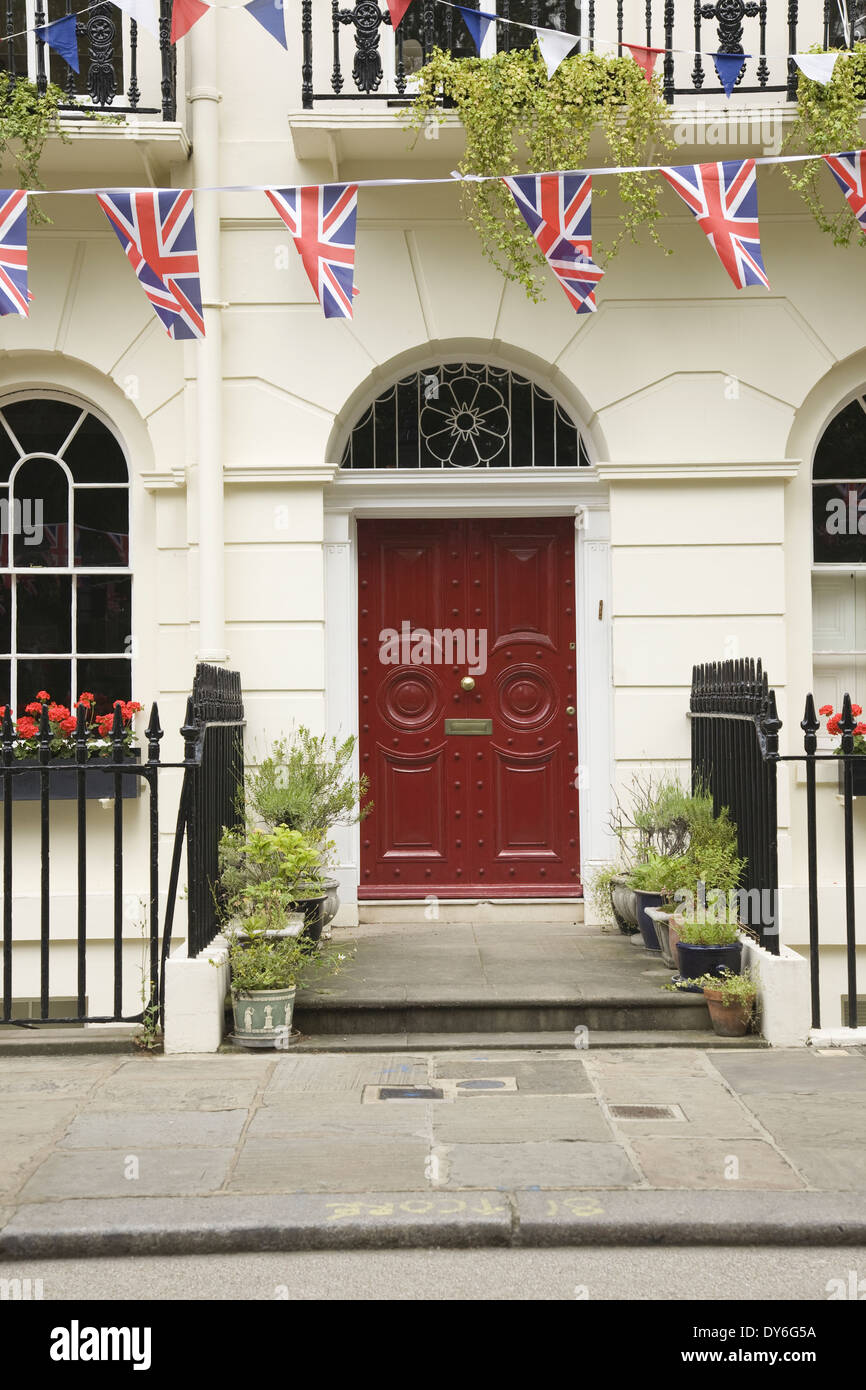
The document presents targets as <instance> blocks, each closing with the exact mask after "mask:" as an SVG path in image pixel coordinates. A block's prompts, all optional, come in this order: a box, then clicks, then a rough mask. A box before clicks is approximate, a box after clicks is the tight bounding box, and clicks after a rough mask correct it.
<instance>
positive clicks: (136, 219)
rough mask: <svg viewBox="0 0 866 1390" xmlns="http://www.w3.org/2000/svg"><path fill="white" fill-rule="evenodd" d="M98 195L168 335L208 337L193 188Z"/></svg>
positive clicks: (175, 336)
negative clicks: (200, 273)
mask: <svg viewBox="0 0 866 1390" xmlns="http://www.w3.org/2000/svg"><path fill="white" fill-rule="evenodd" d="M96 196H97V198H98V199H99V203H100V206H101V207H102V209H103V211H104V212H105V215H106V216H107V218H108V220H109V222H110V223H111V225H112V227H113V228H114V230H115V232H116V233H117V239H118V241H119V242H120V244H121V246H122V247H123V249H124V251H125V252H126V255H127V258H128V259H129V262H130V264H131V266H132V268H133V270H134V271H135V273H136V275H137V276H138V280H139V284H140V285H141V287H142V289H143V290H144V292H145V294H146V295H147V297H148V299H149V300H150V302H151V304H152V305H153V307H154V309H155V311H156V315H157V317H158V319H159V320H160V322H161V323H162V325H163V327H164V329H165V331H166V333H167V334H168V336H169V337H170V338H203V337H204V316H203V314H202V305H201V281H200V279H199V269H198V250H197V247H196V240H195V221H194V219H193V210H192V193H191V192H190V190H189V189H181V190H180V191H176V190H174V189H172V190H169V189H157V190H156V191H154V192H147V193H97V195H96Z"/></svg>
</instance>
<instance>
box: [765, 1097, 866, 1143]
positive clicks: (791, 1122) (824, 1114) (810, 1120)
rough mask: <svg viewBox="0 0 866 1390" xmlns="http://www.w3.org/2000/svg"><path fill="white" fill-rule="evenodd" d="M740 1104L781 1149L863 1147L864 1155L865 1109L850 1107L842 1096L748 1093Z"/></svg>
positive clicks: (865, 1134) (848, 1098)
mask: <svg viewBox="0 0 866 1390" xmlns="http://www.w3.org/2000/svg"><path fill="white" fill-rule="evenodd" d="M743 1104H744V1105H746V1106H747V1107H748V1109H749V1110H750V1111H751V1112H752V1113H753V1114H754V1115H755V1116H756V1118H757V1119H758V1120H759V1121H760V1123H761V1124H762V1125H764V1127H765V1128H766V1129H768V1130H769V1131H770V1133H771V1134H772V1135H773V1137H774V1138H775V1139H776V1140H777V1142H778V1143H779V1144H781V1146H782V1147H783V1148H785V1147H787V1145H789V1144H797V1143H801V1144H806V1145H808V1144H809V1143H812V1144H814V1145H816V1146H821V1145H823V1146H829V1145H833V1146H834V1147H835V1146H837V1145H839V1144H843V1145H848V1146H850V1147H853V1146H854V1145H855V1144H862V1145H863V1148H864V1152H866V1106H861V1105H858V1104H856V1103H855V1104H852V1102H851V1096H850V1094H847V1093H845V1092H841V1093H839V1092H833V1091H831V1092H829V1093H825V1092H821V1093H818V1094H815V1093H811V1094H808V1095H804V1094H803V1093H801V1092H790V1091H786V1092H785V1093H784V1094H783V1095H772V1096H771V1095H763V1094H760V1093H754V1092H750V1093H748V1094H746V1095H745V1096H744V1097H743Z"/></svg>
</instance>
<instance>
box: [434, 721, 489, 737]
mask: <svg viewBox="0 0 866 1390" xmlns="http://www.w3.org/2000/svg"><path fill="white" fill-rule="evenodd" d="M445 732H446V734H492V733H493V720H492V719H446V720H445Z"/></svg>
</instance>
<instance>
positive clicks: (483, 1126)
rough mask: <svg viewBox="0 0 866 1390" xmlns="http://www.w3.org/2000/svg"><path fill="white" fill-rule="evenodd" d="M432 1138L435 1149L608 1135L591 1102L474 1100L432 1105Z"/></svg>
mask: <svg viewBox="0 0 866 1390" xmlns="http://www.w3.org/2000/svg"><path fill="white" fill-rule="evenodd" d="M430 1108H431V1110H432V1120H433V1134H434V1137H435V1139H436V1142H437V1143H440V1144H485V1143H486V1144H525V1143H528V1142H536V1141H537V1140H539V1139H544V1140H551V1139H573V1140H597V1141H600V1142H610V1140H611V1139H612V1138H613V1135H612V1133H611V1130H610V1126H609V1125H608V1123H607V1121H606V1119H605V1117H604V1115H603V1114H602V1111H601V1107H600V1106H599V1104H598V1101H597V1100H596V1099H595V1097H594V1096H566V1097H563V1096H521V1095H516V1096H515V1095H513V1094H512V1095H511V1096H510V1097H509V1099H508V1100H507V1101H506V1100H505V1099H504V1097H502V1098H500V1099H499V1100H498V1101H495V1102H493V1101H486V1100H482V1098H481V1097H480V1096H473V1097H472V1099H471V1100H470V1099H468V1098H465V1099H460V1100H458V1101H457V1103H456V1104H453V1105H442V1104H439V1105H432V1106H431V1107H430Z"/></svg>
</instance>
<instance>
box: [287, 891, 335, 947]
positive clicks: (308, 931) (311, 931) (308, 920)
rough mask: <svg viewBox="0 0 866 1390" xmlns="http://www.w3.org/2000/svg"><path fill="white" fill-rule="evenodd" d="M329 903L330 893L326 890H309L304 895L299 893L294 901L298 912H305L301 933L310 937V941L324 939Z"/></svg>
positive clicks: (293, 904)
mask: <svg viewBox="0 0 866 1390" xmlns="http://www.w3.org/2000/svg"><path fill="white" fill-rule="evenodd" d="M327 903H328V893H327V891H326V890H323V891H322V892H320V893H313V892H309V893H306V894H305V896H303V897H301V896H300V895H299V896H298V897H297V898H295V900H294V902H293V903H292V906H293V907H294V909H295V911H296V912H303V914H304V930H303V931H302V933H301V935H302V936H306V937H309V939H310V941H321V939H322V929H323V927H324V925H325V915H326V908H327Z"/></svg>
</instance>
